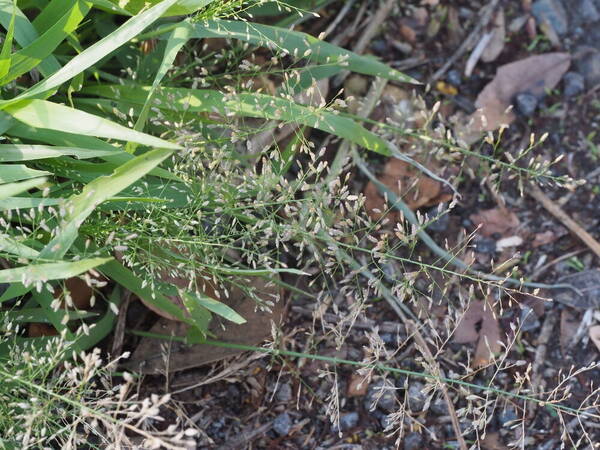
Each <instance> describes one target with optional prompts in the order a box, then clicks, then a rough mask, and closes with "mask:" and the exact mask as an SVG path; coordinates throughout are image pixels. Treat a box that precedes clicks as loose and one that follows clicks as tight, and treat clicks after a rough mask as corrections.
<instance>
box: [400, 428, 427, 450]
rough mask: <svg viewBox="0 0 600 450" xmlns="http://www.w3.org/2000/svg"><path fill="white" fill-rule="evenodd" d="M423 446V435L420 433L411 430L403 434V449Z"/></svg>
mask: <svg viewBox="0 0 600 450" xmlns="http://www.w3.org/2000/svg"><path fill="white" fill-rule="evenodd" d="M422 446H423V436H421V434H420V433H417V432H414V431H413V432H412V433H408V434H407V435H406V436H404V442H403V448H404V450H417V449H420V448H421V447H422Z"/></svg>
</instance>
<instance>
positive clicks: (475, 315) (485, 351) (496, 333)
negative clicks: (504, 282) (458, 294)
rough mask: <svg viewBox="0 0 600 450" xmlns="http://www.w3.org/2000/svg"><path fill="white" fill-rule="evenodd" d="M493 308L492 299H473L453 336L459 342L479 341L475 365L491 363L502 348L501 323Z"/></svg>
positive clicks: (480, 365)
mask: <svg viewBox="0 0 600 450" xmlns="http://www.w3.org/2000/svg"><path fill="white" fill-rule="evenodd" d="M493 309H494V307H493V305H492V302H491V301H487V302H483V301H479V300H474V301H472V302H471V303H470V304H469V307H468V308H467V310H466V311H465V313H464V314H463V316H462V318H461V320H460V321H459V323H458V325H457V326H456V329H455V330H454V334H453V336H452V340H453V342H455V343H457V344H468V343H472V342H475V341H477V347H476V348H475V356H474V358H473V365H474V366H475V367H482V366H485V365H487V364H489V363H490V362H491V361H492V360H493V358H494V354H495V353H498V352H500V351H501V350H502V346H501V345H500V341H501V334H500V324H499V323H498V319H497V318H496V316H495V314H494V311H493Z"/></svg>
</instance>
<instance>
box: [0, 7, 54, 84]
mask: <svg viewBox="0 0 600 450" xmlns="http://www.w3.org/2000/svg"><path fill="white" fill-rule="evenodd" d="M14 6H15V3H14V1H12V0H0V24H2V26H4V28H6V29H8V28H9V24H10V21H11V20H12V15H13V11H14V12H15V13H16V14H15V35H14V40H15V41H17V43H18V44H19V45H20V46H21V47H22V48H25V47H27V46H28V45H29V44H31V43H32V42H34V41H35V40H36V39H37V38H38V37H39V34H38V32H37V30H36V29H35V27H34V26H33V25H32V24H31V22H29V19H28V18H27V17H26V16H25V14H23V12H22V11H21V10H20V9H19V8H14ZM59 69H60V64H59V63H58V61H57V60H56V58H55V57H54V56H53V55H50V56H48V57H47V58H46V59H45V60H44V61H42V62H41V63H40V65H39V66H38V70H39V71H40V72H41V73H42V75H44V76H46V77H47V76H49V75H51V74H52V73H54V72H56V71H58V70H59Z"/></svg>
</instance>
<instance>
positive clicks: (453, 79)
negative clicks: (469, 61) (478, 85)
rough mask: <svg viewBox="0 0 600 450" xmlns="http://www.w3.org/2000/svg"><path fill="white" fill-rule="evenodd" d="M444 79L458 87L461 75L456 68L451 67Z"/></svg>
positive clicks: (460, 82)
mask: <svg viewBox="0 0 600 450" xmlns="http://www.w3.org/2000/svg"><path fill="white" fill-rule="evenodd" d="M446 81H447V82H448V83H450V84H451V85H452V86H456V87H458V86H460V85H461V84H462V76H461V74H460V72H459V71H458V70H456V69H452V70H450V71H448V74H447V75H446Z"/></svg>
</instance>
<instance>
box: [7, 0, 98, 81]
mask: <svg viewBox="0 0 600 450" xmlns="http://www.w3.org/2000/svg"><path fill="white" fill-rule="evenodd" d="M89 10H90V5H89V4H88V3H87V2H83V1H81V0H80V1H76V2H75V3H72V6H71V9H69V10H68V11H67V12H66V13H65V14H64V16H62V17H61V18H60V19H59V20H58V21H56V23H54V24H53V25H52V26H51V27H50V28H49V29H48V31H46V32H45V33H44V34H42V35H41V36H40V37H39V38H37V39H36V40H35V41H33V42H32V43H31V44H29V45H28V46H27V47H25V48H23V49H21V50H19V51H18V52H17V53H15V54H14V55H13V56H12V64H11V67H10V70H9V72H8V74H6V75H5V76H4V77H3V78H2V80H1V82H0V83H1V84H6V83H8V82H10V81H12V80H14V79H15V78H17V77H19V76H21V75H23V74H24V73H27V72H29V71H30V70H31V69H33V68H35V67H37V66H38V65H39V64H40V63H41V62H42V61H43V60H44V59H46V57H48V56H49V55H51V54H52V53H53V52H54V50H55V49H56V47H58V45H59V44H60V43H61V42H62V41H63V40H64V39H65V38H66V37H67V36H68V35H69V34H70V33H72V32H74V31H75V30H76V29H77V27H78V26H79V24H80V23H81V21H82V20H83V19H84V17H85V16H86V15H87V13H88V11H89Z"/></svg>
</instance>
